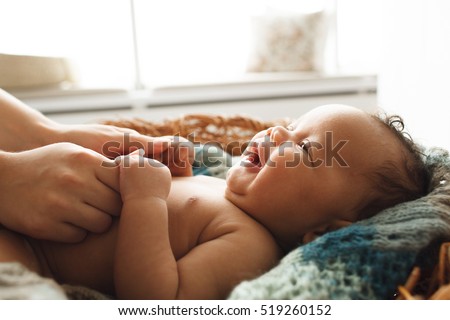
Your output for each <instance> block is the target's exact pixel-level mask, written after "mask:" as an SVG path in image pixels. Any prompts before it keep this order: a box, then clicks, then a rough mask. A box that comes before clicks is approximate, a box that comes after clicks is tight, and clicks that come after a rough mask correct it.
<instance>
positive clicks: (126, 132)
mask: <svg viewBox="0 0 450 320" xmlns="http://www.w3.org/2000/svg"><path fill="white" fill-rule="evenodd" d="M52 131H53V132H52V133H51V137H52V138H51V139H53V141H51V142H72V143H75V144H78V145H80V146H83V147H85V148H88V149H91V150H94V151H96V152H98V153H101V154H103V155H104V156H106V157H108V158H110V159H114V158H116V157H118V156H121V155H125V154H128V153H131V152H133V151H135V150H138V149H143V150H144V151H145V154H146V155H148V156H153V155H159V154H160V153H162V152H164V151H165V150H167V148H168V147H169V142H170V140H169V139H166V138H159V137H156V138H155V137H149V136H145V135H142V134H139V133H138V132H137V131H135V130H132V129H127V128H119V127H116V126H111V125H103V124H80V125H64V124H54V126H53V128H52Z"/></svg>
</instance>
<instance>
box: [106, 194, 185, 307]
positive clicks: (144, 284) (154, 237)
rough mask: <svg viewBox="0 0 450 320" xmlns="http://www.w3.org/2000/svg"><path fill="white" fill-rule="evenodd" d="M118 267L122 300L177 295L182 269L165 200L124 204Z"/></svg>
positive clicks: (116, 284) (172, 297)
mask: <svg viewBox="0 0 450 320" xmlns="http://www.w3.org/2000/svg"><path fill="white" fill-rule="evenodd" d="M114 270H115V286H116V294H117V296H118V297H119V298H120V299H121V298H124V299H175V298H176V296H177V292H178V284H179V279H178V269H177V262H176V260H175V257H174V255H173V252H172V248H171V246H170V240H169V230H168V215H167V205H166V202H165V201H164V200H162V199H153V198H150V199H142V200H138V201H132V202H131V203H130V202H128V203H127V202H126V203H124V205H123V208H122V214H121V219H120V222H119V235H118V240H117V246H116V256H115V268H114Z"/></svg>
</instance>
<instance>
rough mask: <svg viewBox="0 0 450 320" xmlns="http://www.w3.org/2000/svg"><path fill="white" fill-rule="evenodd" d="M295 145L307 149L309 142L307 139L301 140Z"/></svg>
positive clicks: (309, 145)
mask: <svg viewBox="0 0 450 320" xmlns="http://www.w3.org/2000/svg"><path fill="white" fill-rule="evenodd" d="M297 145H298V146H299V147H300V148H302V149H303V150H305V151H308V150H309V148H310V147H311V143H310V142H309V141H308V140H303V141H301V142H299V143H297Z"/></svg>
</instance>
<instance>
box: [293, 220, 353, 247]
mask: <svg viewBox="0 0 450 320" xmlns="http://www.w3.org/2000/svg"><path fill="white" fill-rule="evenodd" d="M351 224H352V222H350V221H347V220H333V221H332V222H331V223H329V224H326V225H325V226H322V227H320V228H317V229H315V230H314V231H310V232H307V233H305V234H304V235H303V239H302V243H303V244H306V243H310V242H312V241H314V240H315V239H317V238H318V237H320V236H323V235H324V234H325V233H328V232H331V231H336V230H338V229H341V228H344V227H347V226H349V225H351Z"/></svg>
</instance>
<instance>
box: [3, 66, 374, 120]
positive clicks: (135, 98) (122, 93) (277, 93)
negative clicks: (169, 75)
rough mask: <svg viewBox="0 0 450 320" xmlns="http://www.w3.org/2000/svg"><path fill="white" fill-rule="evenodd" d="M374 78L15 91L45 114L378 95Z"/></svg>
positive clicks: (289, 77)
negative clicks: (287, 98) (326, 96)
mask: <svg viewBox="0 0 450 320" xmlns="http://www.w3.org/2000/svg"><path fill="white" fill-rule="evenodd" d="M376 87H377V76H376V75H374V74H354V75H326V76H324V75H320V74H314V73H309V74H304V73H273V74H249V75H246V76H245V77H243V78H242V79H238V80H233V81H229V82H220V83H219V82H217V83H198V84H181V85H167V86H160V87H155V88H153V89H152V90H146V89H144V90H126V89H114V88H105V89H69V90H40V91H21V92H14V91H12V92H11V93H12V94H14V95H15V96H16V97H18V98H19V99H21V100H23V101H24V102H25V103H27V104H29V105H30V106H32V107H34V108H36V109H38V110H40V111H42V112H44V113H60V112H73V111H91V110H111V109H138V108H151V107H156V106H169V105H183V104H193V103H210V102H226V101H242V100H257V99H273V98H286V97H303V96H305V97H306V96H320V95H330V94H349V93H355V94H357V93H364V92H375V91H376Z"/></svg>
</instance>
